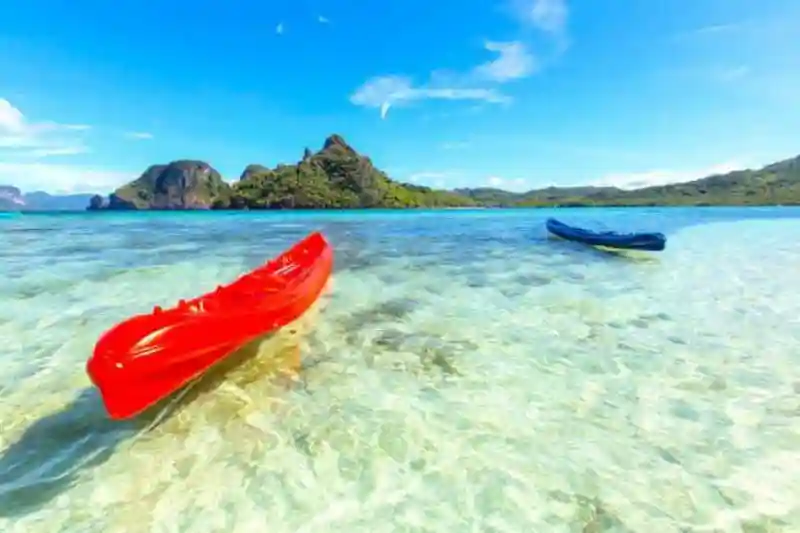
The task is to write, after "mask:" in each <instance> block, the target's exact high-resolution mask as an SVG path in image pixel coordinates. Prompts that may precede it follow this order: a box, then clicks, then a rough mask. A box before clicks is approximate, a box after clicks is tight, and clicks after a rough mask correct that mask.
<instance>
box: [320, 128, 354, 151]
mask: <svg viewBox="0 0 800 533" xmlns="http://www.w3.org/2000/svg"><path fill="white" fill-rule="evenodd" d="M321 152H325V153H331V152H332V153H340V154H347V155H351V156H357V155H358V152H356V151H355V150H354V149H353V147H352V146H350V145H349V144H347V141H345V140H344V137H342V136H341V135H338V134H336V133H334V134H333V135H330V136H329V137H328V138H327V139H325V144H323V145H322V150H321Z"/></svg>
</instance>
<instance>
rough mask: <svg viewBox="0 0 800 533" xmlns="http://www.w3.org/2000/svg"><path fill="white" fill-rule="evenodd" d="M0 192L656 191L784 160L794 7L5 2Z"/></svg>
mask: <svg viewBox="0 0 800 533" xmlns="http://www.w3.org/2000/svg"><path fill="white" fill-rule="evenodd" d="M4 11H5V12H4V16H3V17H0V183H3V182H6V183H11V184H15V185H17V186H19V187H21V188H22V189H23V190H34V189H44V190H49V191H89V192H93V191H98V192H109V191H110V190H111V189H113V188H114V187H115V186H117V185H120V184H121V183H123V182H125V181H127V180H129V179H131V178H133V177H136V176H137V175H138V174H140V173H141V172H142V171H143V170H144V169H145V168H146V167H147V166H148V165H149V164H152V163H158V162H167V161H170V160H174V159H181V158H197V159H203V160H206V161H208V162H210V163H211V164H212V165H213V166H215V167H216V168H217V169H219V170H220V172H222V174H223V175H224V176H225V177H226V178H227V179H236V178H238V175H239V174H240V173H241V171H242V169H243V168H244V167H245V165H247V164H248V163H261V164H266V165H274V164H276V163H279V162H295V161H297V160H298V159H299V158H300V157H301V155H302V151H303V148H304V147H306V146H308V147H310V148H312V149H318V148H319V147H320V146H321V144H322V142H323V140H324V138H325V137H326V136H327V135H328V134H330V133H334V132H335V133H340V134H342V135H344V137H345V138H346V139H347V140H348V141H349V142H350V143H351V144H352V145H353V146H354V147H355V148H356V149H358V150H359V151H361V152H363V153H366V154H368V155H369V156H370V157H371V158H372V160H373V162H374V163H375V164H376V165H377V166H378V167H379V168H382V169H384V170H386V171H387V172H388V173H389V174H390V175H391V176H392V177H394V178H396V179H400V180H407V181H415V182H419V183H424V184H428V185H433V186H438V187H448V188H449V187H460V186H486V185H493V186H500V187H504V188H510V189H529V188H534V187H539V186H546V185H550V184H558V185H571V184H581V183H610V184H621V185H625V186H632V185H634V184H645V183H663V182H669V181H679V180H686V179H691V178H695V177H701V176H703V175H705V174H708V173H710V172H714V171H722V170H728V169H731V168H737V167H746V166H758V165H761V164H764V163H768V162H770V161H773V160H776V159H781V158H784V157H790V156H794V155H796V154H798V153H800V39H798V38H797V28H798V26H797V24H798V23H797V21H798V20H800V2H798V1H797V0H761V1H760V2H756V1H754V0H669V1H667V0H664V1H662V2H656V1H642V0H613V1H612V0H602V1H601V0H580V1H578V0H574V1H570V0H471V1H470V2H463V1H459V2H456V1H455V0H437V1H436V2H432V1H430V0H425V1H423V0H404V1H402V2H401V1H397V0H378V1H369V2H368V1H366V0H291V1H290V0H273V1H269V2H264V1H263V0H261V1H250V0H239V1H237V2H233V3H225V2H219V1H218V0H214V1H210V0H193V1H191V2H189V1H186V0H162V1H160V2H141V1H134V0H117V1H116V2H108V1H106V0H71V1H70V2H67V1H66V0H9V2H6V5H5V10H4Z"/></svg>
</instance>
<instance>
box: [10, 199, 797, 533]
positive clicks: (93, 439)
mask: <svg viewBox="0 0 800 533" xmlns="http://www.w3.org/2000/svg"><path fill="white" fill-rule="evenodd" d="M554 215H555V216H557V217H559V218H561V219H562V220H564V221H566V222H570V223H577V224H581V223H587V224H594V225H596V226H598V227H602V226H605V227H608V228H616V229H622V230H628V229H635V230H660V231H664V232H665V233H667V235H668V237H669V243H668V248H667V250H666V251H665V252H664V253H661V254H654V255H650V256H643V255H637V256H624V255H623V256H621V255H613V254H607V253H603V252H599V251H595V250H591V249H586V248H582V247H580V246H576V245H573V244H571V243H567V242H563V241H554V240H549V239H547V237H546V234H545V231H544V220H545V218H546V217H548V216H554ZM316 229H320V230H322V231H324V232H325V234H326V235H327V236H328V237H329V239H330V240H331V241H332V243H333V244H334V245H335V248H336V270H335V274H334V281H333V284H332V289H331V292H330V293H329V295H328V296H327V297H326V298H325V301H324V303H323V305H322V306H321V309H320V310H319V313H318V315H317V316H316V317H315V318H314V319H313V324H312V326H311V330H310V332H309V333H308V334H307V335H306V336H305V337H303V338H302V344H301V350H302V356H303V361H304V369H303V371H302V374H301V376H300V379H299V381H297V382H294V383H280V382H278V381H276V379H274V378H272V377H270V376H269V375H267V373H266V372H264V373H262V372H261V368H262V366H263V364H264V363H263V361H262V360H263V359H264V358H268V357H269V354H267V353H262V354H260V355H259V356H258V357H256V358H255V359H254V360H252V361H250V362H248V363H246V365H245V366H247V368H246V369H243V370H240V371H239V372H238V373H234V374H233V375H230V376H229V377H228V379H226V380H224V381H217V382H215V383H214V384H213V385H209V386H207V387H205V388H204V389H203V390H202V391H200V392H198V393H197V394H195V395H194V396H193V397H192V398H191V401H184V402H183V404H181V405H180V406H178V407H175V408H174V409H172V410H171V411H170V412H165V413H163V415H164V416H162V417H159V419H157V420H154V421H152V423H147V424H144V423H140V422H133V423H127V422H125V423H115V422H111V421H109V420H108V419H107V418H106V416H105V414H104V411H103V408H102V405H101V403H100V400H99V398H98V396H97V395H96V393H95V392H94V390H93V389H92V388H91V387H90V384H89V382H88V379H87V377H86V375H85V372H84V365H85V361H86V359H87V357H88V356H89V354H90V353H91V350H92V346H93V344H94V342H95V340H96V339H97V337H98V335H99V334H100V333H101V332H102V331H103V330H105V329H106V328H108V327H109V326H111V325H113V324H114V323H115V322H117V321H119V320H121V319H123V318H125V317H126V316H129V315H131V314H133V313H137V312H146V311H149V310H150V309H151V308H152V306H153V305H156V304H167V305H169V304H171V303H173V302H175V301H176V300H178V299H179V298H184V297H187V296H193V295H196V294H199V293H201V292H204V291H206V290H209V289H212V288H213V287H214V286H215V285H216V284H217V283H220V282H225V281H228V280H231V279H233V278H234V277H235V276H236V275H238V274H240V273H242V272H245V271H247V270H248V269H250V268H252V267H254V266H256V265H258V264H260V263H261V262H262V261H264V260H265V259H266V258H268V257H270V256H272V255H274V254H276V253H278V252H280V251H281V250H283V249H284V248H286V247H287V246H288V245H290V244H291V243H292V242H293V241H295V240H297V239H299V238H301V237H302V236H303V235H305V234H306V233H307V232H309V231H312V230H316ZM0 256H1V260H0V269H1V271H2V272H0V274H1V276H2V277H0V295H1V296H2V302H3V305H2V307H0V339H2V343H1V344H0V365H2V366H1V367H0V368H2V372H0V425H1V428H2V431H0V530H1V531H3V532H8V533H15V532H19V533H38V532H42V533H56V532H103V533H114V532H126V533H128V532H130V533H136V532H155V533H160V532H164V533H167V532H198V533H200V532H242V533H252V532H255V531H268V532H270V533H284V532H286V533H288V532H309V533H312V532H313V533H324V532H334V531H335V532H348V533H356V532H369V533H381V532H443V533H453V532H464V533H467V532H481V533H486V532H498V533H499V532H515V533H519V532H530V531H542V532H548V533H550V532H552V533H559V532H565V533H566V532H578V533H581V532H583V533H587V532H592V533H599V532H612V531H613V532H636V533H673V532H674V533H678V532H698V533H699V532H737V533H740V532H747V533H756V532H759V533H766V532H779V531H780V532H796V531H800V210H798V209H795V208H751V209H712V208H708V209H705V208H698V209H678V208H674V209H585V210H584V209H560V210H546V209H539V210H480V211H468V210H467V211H420V212H387V211H374V212H358V211H356V212H335V213H331V212H307V213H301V212H276V213H200V214H196V213H174V214H140V213H134V214H125V213H121V214H108V215H105V214H104V215H96V214H73V215H68V214H61V215H47V214H44V215H23V216H19V217H16V218H11V219H4V220H3V221H2V222H0ZM267 351H268V350H267ZM259 365H262V366H259Z"/></svg>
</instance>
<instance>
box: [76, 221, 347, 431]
mask: <svg viewBox="0 0 800 533" xmlns="http://www.w3.org/2000/svg"><path fill="white" fill-rule="evenodd" d="M332 269H333V249H332V248H331V246H330V245H329V244H328V242H327V241H326V240H325V238H324V237H323V236H322V234H321V233H318V232H315V233H312V234H310V235H309V236H307V237H306V238H304V239H303V240H301V241H299V242H298V243H296V244H295V245H294V246H292V247H291V248H290V249H288V250H287V251H285V252H284V253H282V254H281V255H279V256H277V257H276V258H275V259H273V260H271V261H268V262H267V263H265V264H264V265H262V266H261V267H258V268H256V269H255V270H253V271H251V272H249V273H247V274H245V275H243V276H241V277H240V278H238V279H236V280H235V281H233V282H232V283H230V284H229V285H226V286H220V287H217V289H216V290H215V291H213V292H210V293H207V294H204V295H202V296H199V297H197V298H194V299H192V300H186V301H184V300H181V301H180V302H178V305H176V306H175V307H173V308H171V309H161V308H160V307H156V308H155V309H153V312H152V313H149V314H146V315H136V316H133V317H131V318H128V319H127V320H124V321H123V322H120V323H119V324H117V325H115V326H114V327H112V328H111V329H109V330H108V331H106V332H105V333H104V334H103V335H101V337H100V339H99V340H98V342H97V344H96V345H95V348H94V352H93V353H92V356H91V357H90V358H89V361H88V363H87V365H86V371H87V373H88V375H89V378H90V379H91V381H92V383H93V384H94V385H95V386H96V387H97V388H98V390H99V391H100V395H101V397H102V398H103V403H104V404H105V407H106V410H107V411H108V413H109V416H110V417H111V418H112V419H125V418H131V417H133V416H136V415H138V414H140V413H142V412H143V411H145V410H146V409H148V408H149V407H151V406H153V405H155V404H156V403H158V402H159V401H161V400H163V399H164V398H166V397H168V396H169V395H171V394H173V393H174V392H176V391H178V390H179V389H181V388H182V387H183V386H185V385H186V384H188V383H189V382H190V381H192V380H194V379H196V378H198V377H200V376H201V375H203V374H204V373H205V372H206V371H208V370H209V369H210V368H211V367H213V366H215V365H216V364H217V363H219V362H221V361H223V360H224V359H225V358H226V356H228V355H229V354H231V353H232V352H234V351H235V350H236V349H237V348H239V347H240V346H242V345H244V344H247V343H249V342H251V341H253V340H254V339H256V338H258V337H261V336H263V335H265V334H267V333H270V332H273V331H276V330H278V329H280V328H282V327H283V326H286V325H287V324H289V323H291V322H293V321H295V320H296V319H298V318H300V317H301V316H302V315H303V314H304V313H305V311H306V310H308V309H309V308H310V307H311V306H312V305H313V304H314V303H315V302H316V301H317V299H318V298H319V296H320V295H321V293H322V291H323V289H324V288H325V285H326V284H327V282H328V280H329V278H330V275H331V271H332Z"/></svg>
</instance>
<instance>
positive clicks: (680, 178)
mask: <svg viewBox="0 0 800 533" xmlns="http://www.w3.org/2000/svg"><path fill="white" fill-rule="evenodd" d="M743 168H747V165H745V164H742V162H740V161H727V162H724V163H718V164H716V165H712V166H710V167H706V168H699V169H684V170H664V169H660V170H649V171H645V172H632V173H622V174H609V175H607V176H604V177H603V178H601V179H599V180H596V181H594V182H592V183H589V185H594V186H597V187H619V188H620V189H628V190H630V189H641V188H643V187H652V186H657V185H669V184H671V183H684V182H687V181H694V180H696V179H700V178H705V177H708V176H713V175H715V174H726V173H728V172H732V171H734V170H740V169H743Z"/></svg>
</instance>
